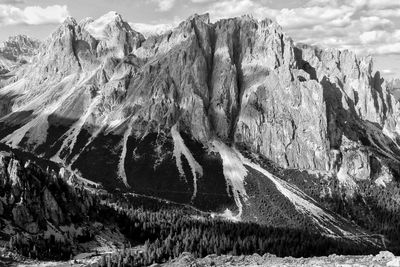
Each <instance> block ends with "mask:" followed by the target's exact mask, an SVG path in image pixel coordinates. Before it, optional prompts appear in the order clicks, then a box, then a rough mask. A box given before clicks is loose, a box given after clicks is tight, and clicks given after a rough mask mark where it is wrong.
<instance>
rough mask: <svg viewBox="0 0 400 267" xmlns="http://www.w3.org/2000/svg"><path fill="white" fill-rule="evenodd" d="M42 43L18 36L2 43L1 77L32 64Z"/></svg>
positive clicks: (0, 57) (0, 46)
mask: <svg viewBox="0 0 400 267" xmlns="http://www.w3.org/2000/svg"><path fill="white" fill-rule="evenodd" d="M39 46H40V41H38V40H35V39H31V38H29V37H28V36H25V35H16V36H13V37H10V38H9V39H8V40H6V41H4V42H2V43H0V75H2V74H6V73H8V72H10V71H12V70H13V69H15V68H17V67H19V66H21V65H23V64H26V63H29V62H31V59H32V57H33V56H34V55H35V54H36V53H37V51H38V48H39Z"/></svg>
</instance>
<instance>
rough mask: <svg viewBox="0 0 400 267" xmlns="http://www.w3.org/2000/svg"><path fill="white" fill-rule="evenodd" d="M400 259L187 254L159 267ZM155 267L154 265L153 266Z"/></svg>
mask: <svg viewBox="0 0 400 267" xmlns="http://www.w3.org/2000/svg"><path fill="white" fill-rule="evenodd" d="M399 263H400V258H399V257H395V256H394V255H393V253H391V252H389V251H382V252H380V253H379V254H378V255H376V256H372V255H370V256H340V255H330V256H327V257H310V258H293V257H285V258H280V257H277V256H275V255H272V254H264V255H262V256H260V255H258V254H253V255H248V256H231V255H228V256H227V255H221V256H217V255H209V256H207V257H205V258H200V259H196V258H195V257H194V256H193V255H191V254H189V253H183V254H182V255H180V256H179V257H178V258H177V259H174V260H172V261H170V262H167V263H165V264H161V265H159V266H165V267H167V266H168V267H180V266H182V267H183V266H210V265H211V266H226V267H228V266H288V267H289V266H321V265H323V266H338V265H340V266H342V265H343V266H365V267H367V266H382V267H383V266H399ZM155 266H156V265H155Z"/></svg>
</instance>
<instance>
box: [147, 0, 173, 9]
mask: <svg viewBox="0 0 400 267" xmlns="http://www.w3.org/2000/svg"><path fill="white" fill-rule="evenodd" d="M152 2H154V3H156V4H157V5H158V10H159V11H161V12H165V11H169V10H171V9H172V8H173V7H174V6H175V2H176V0H152Z"/></svg>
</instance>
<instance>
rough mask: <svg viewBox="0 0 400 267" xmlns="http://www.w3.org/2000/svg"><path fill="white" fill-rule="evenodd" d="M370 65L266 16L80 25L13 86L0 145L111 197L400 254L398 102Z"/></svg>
mask: <svg viewBox="0 0 400 267" xmlns="http://www.w3.org/2000/svg"><path fill="white" fill-rule="evenodd" d="M372 69H373V61H372V58H371V57H366V58H359V57H357V56H356V55H355V54H354V53H352V52H350V51H340V50H333V49H325V50H324V49H320V48H318V47H312V46H308V45H304V44H295V43H294V42H293V40H292V39H291V38H290V37H289V36H287V35H286V34H285V33H284V32H283V31H282V29H281V27H280V26H279V25H277V24H276V23H275V22H273V21H271V20H269V19H265V20H262V21H258V20H255V19H254V18H252V17H249V16H243V17H237V18H232V19H224V20H220V21H217V22H215V23H211V22H210V18H209V16H208V15H207V14H205V15H194V16H192V17H190V18H188V19H187V20H185V21H183V22H182V23H180V24H179V26H177V27H176V28H174V29H173V30H171V31H168V32H166V33H164V34H161V35H153V36H149V37H148V38H147V39H146V38H145V37H144V36H143V35H142V34H141V33H139V32H136V31H134V30H133V29H132V28H131V27H130V26H129V24H128V23H127V22H125V21H124V20H123V19H122V17H121V16H120V15H119V14H117V13H115V12H110V13H108V14H106V15H104V16H102V17H100V18H98V19H92V18H88V19H84V20H82V21H80V22H77V21H75V20H74V19H73V18H68V19H67V20H65V22H64V23H63V24H62V25H60V26H59V27H58V28H57V30H56V31H55V32H54V33H53V34H52V35H51V36H50V37H49V38H48V39H47V40H46V41H44V43H43V44H42V45H41V46H40V47H39V49H38V52H37V55H36V56H34V58H33V59H32V61H31V62H30V63H27V64H24V65H22V66H20V67H19V68H18V69H17V70H16V71H15V72H13V73H12V75H10V76H9V77H5V78H4V79H3V80H2V87H1V89H0V129H1V130H0V140H1V143H2V144H4V145H6V146H8V147H11V148H13V149H18V150H23V151H25V152H30V153H32V154H34V155H36V156H40V157H43V158H45V159H48V160H51V161H53V162H56V163H58V164H60V165H61V166H63V167H64V168H66V169H68V170H69V171H70V172H73V173H75V175H76V176H77V177H79V178H82V179H88V180H91V181H93V182H95V183H99V184H101V185H102V186H103V187H104V188H105V189H106V190H108V191H109V192H113V193H116V192H118V193H120V192H123V193H133V194H137V195H144V196H150V197H154V198H157V199H162V200H166V201H169V202H175V203H181V204H186V205H190V206H193V207H195V208H197V209H200V210H202V211H207V212H211V214H213V216H214V215H215V216H223V217H226V218H228V219H230V220H234V221H251V222H257V223H260V224H263V225H272V226H277V225H279V226H281V227H287V228H290V229H308V230H310V231H317V232H319V233H322V234H324V235H328V236H335V237H342V238H350V239H352V240H353V241H354V242H357V243H371V244H375V245H382V244H383V246H384V245H386V243H385V242H389V243H390V244H391V246H393V247H395V248H398V247H397V246H398V244H399V243H398V242H399V240H398V239H396V238H393V237H395V236H398V233H399V230H398V227H397V225H398V222H399V221H400V215H399V214H400V213H399V212H398V211H399V210H400V208H399V204H398V201H399V199H400V190H399V188H400V187H399V178H398V177H399V172H400V162H399V160H400V147H399V144H400V143H399V140H400V139H399V134H400V130H399V116H398V113H399V111H400V109H399V103H398V101H397V100H396V99H395V98H394V97H393V95H392V94H391V93H390V91H389V89H388V85H387V83H386V82H385V81H384V80H383V79H382V78H381V76H380V74H379V72H376V73H373V72H372ZM385 238H386V239H385Z"/></svg>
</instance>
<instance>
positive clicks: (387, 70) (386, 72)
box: [381, 69, 396, 75]
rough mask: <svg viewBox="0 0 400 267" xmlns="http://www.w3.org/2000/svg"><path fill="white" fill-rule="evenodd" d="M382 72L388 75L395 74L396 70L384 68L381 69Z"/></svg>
mask: <svg viewBox="0 0 400 267" xmlns="http://www.w3.org/2000/svg"><path fill="white" fill-rule="evenodd" d="M381 72H382V73H383V74H388V75H392V74H395V73H396V72H394V71H393V70H389V69H384V70H382V71H381Z"/></svg>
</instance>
